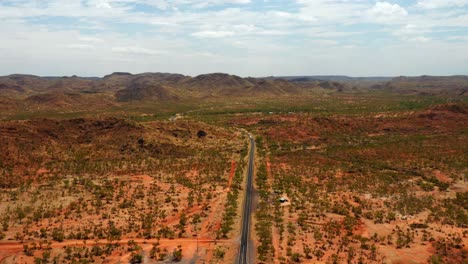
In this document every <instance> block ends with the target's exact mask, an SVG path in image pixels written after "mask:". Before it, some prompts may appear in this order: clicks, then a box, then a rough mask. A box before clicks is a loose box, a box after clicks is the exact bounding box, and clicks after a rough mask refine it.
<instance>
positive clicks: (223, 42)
mask: <svg viewBox="0 0 468 264" xmlns="http://www.w3.org/2000/svg"><path fill="white" fill-rule="evenodd" d="M116 71H123V72H131V73H141V72H173V73H182V74H187V75H192V76H193V75H198V74H203V73H211V72H226V73H230V74H236V75H240V76H256V77H260V76H271V75H275V76H285V75H349V76H399V75H423V74H427V75H455V74H468V0H388V1H375V0H258V1H256V0H47V1H46V0H29V1H27V0H0V75H7V74H13V73H24V74H35V75H41V76H52V75H53V76H70V75H80V76H103V75H106V74H109V73H112V72H116Z"/></svg>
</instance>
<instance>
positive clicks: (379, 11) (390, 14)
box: [367, 2, 408, 23]
mask: <svg viewBox="0 0 468 264" xmlns="http://www.w3.org/2000/svg"><path fill="white" fill-rule="evenodd" d="M367 13H368V15H369V16H370V17H371V19H374V20H375V21H377V22H381V23H391V22H394V21H398V20H401V19H403V18H405V17H406V16H408V12H407V11H406V9H404V8H403V7H401V6H399V5H398V4H391V3H389V2H377V3H375V5H374V6H373V7H372V8H371V9H369V10H368V11H367Z"/></svg>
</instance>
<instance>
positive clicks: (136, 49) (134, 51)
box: [111, 47, 167, 55]
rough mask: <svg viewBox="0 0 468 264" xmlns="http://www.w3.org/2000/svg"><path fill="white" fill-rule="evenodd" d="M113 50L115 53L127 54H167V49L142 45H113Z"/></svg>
mask: <svg viewBox="0 0 468 264" xmlns="http://www.w3.org/2000/svg"><path fill="white" fill-rule="evenodd" d="M111 50H112V52H115V53H126V54H136V55H161V54H166V53H167V52H165V51H160V50H153V49H147V48H141V47H113V48H112V49H111Z"/></svg>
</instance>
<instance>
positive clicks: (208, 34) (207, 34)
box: [192, 31, 235, 38]
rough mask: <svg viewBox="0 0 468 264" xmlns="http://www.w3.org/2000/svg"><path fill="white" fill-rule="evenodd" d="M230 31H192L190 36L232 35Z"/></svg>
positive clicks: (221, 36) (222, 36)
mask: <svg viewBox="0 0 468 264" xmlns="http://www.w3.org/2000/svg"><path fill="white" fill-rule="evenodd" d="M234 34H235V33H234V32H232V31H199V32H195V33H192V36H194V37H197V38H225V37H232V36H234Z"/></svg>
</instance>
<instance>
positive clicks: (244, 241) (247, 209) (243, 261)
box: [238, 134, 255, 264]
mask: <svg viewBox="0 0 468 264" xmlns="http://www.w3.org/2000/svg"><path fill="white" fill-rule="evenodd" d="M249 139H250V153H249V165H248V170H247V186H246V189H245V200H244V212H243V217H242V235H241V244H240V249H239V256H238V263H239V264H248V263H250V258H249V257H250V256H249V239H250V218H251V214H252V190H253V186H252V185H253V183H252V182H253V174H254V160H255V140H254V138H253V137H252V135H250V134H249Z"/></svg>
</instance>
